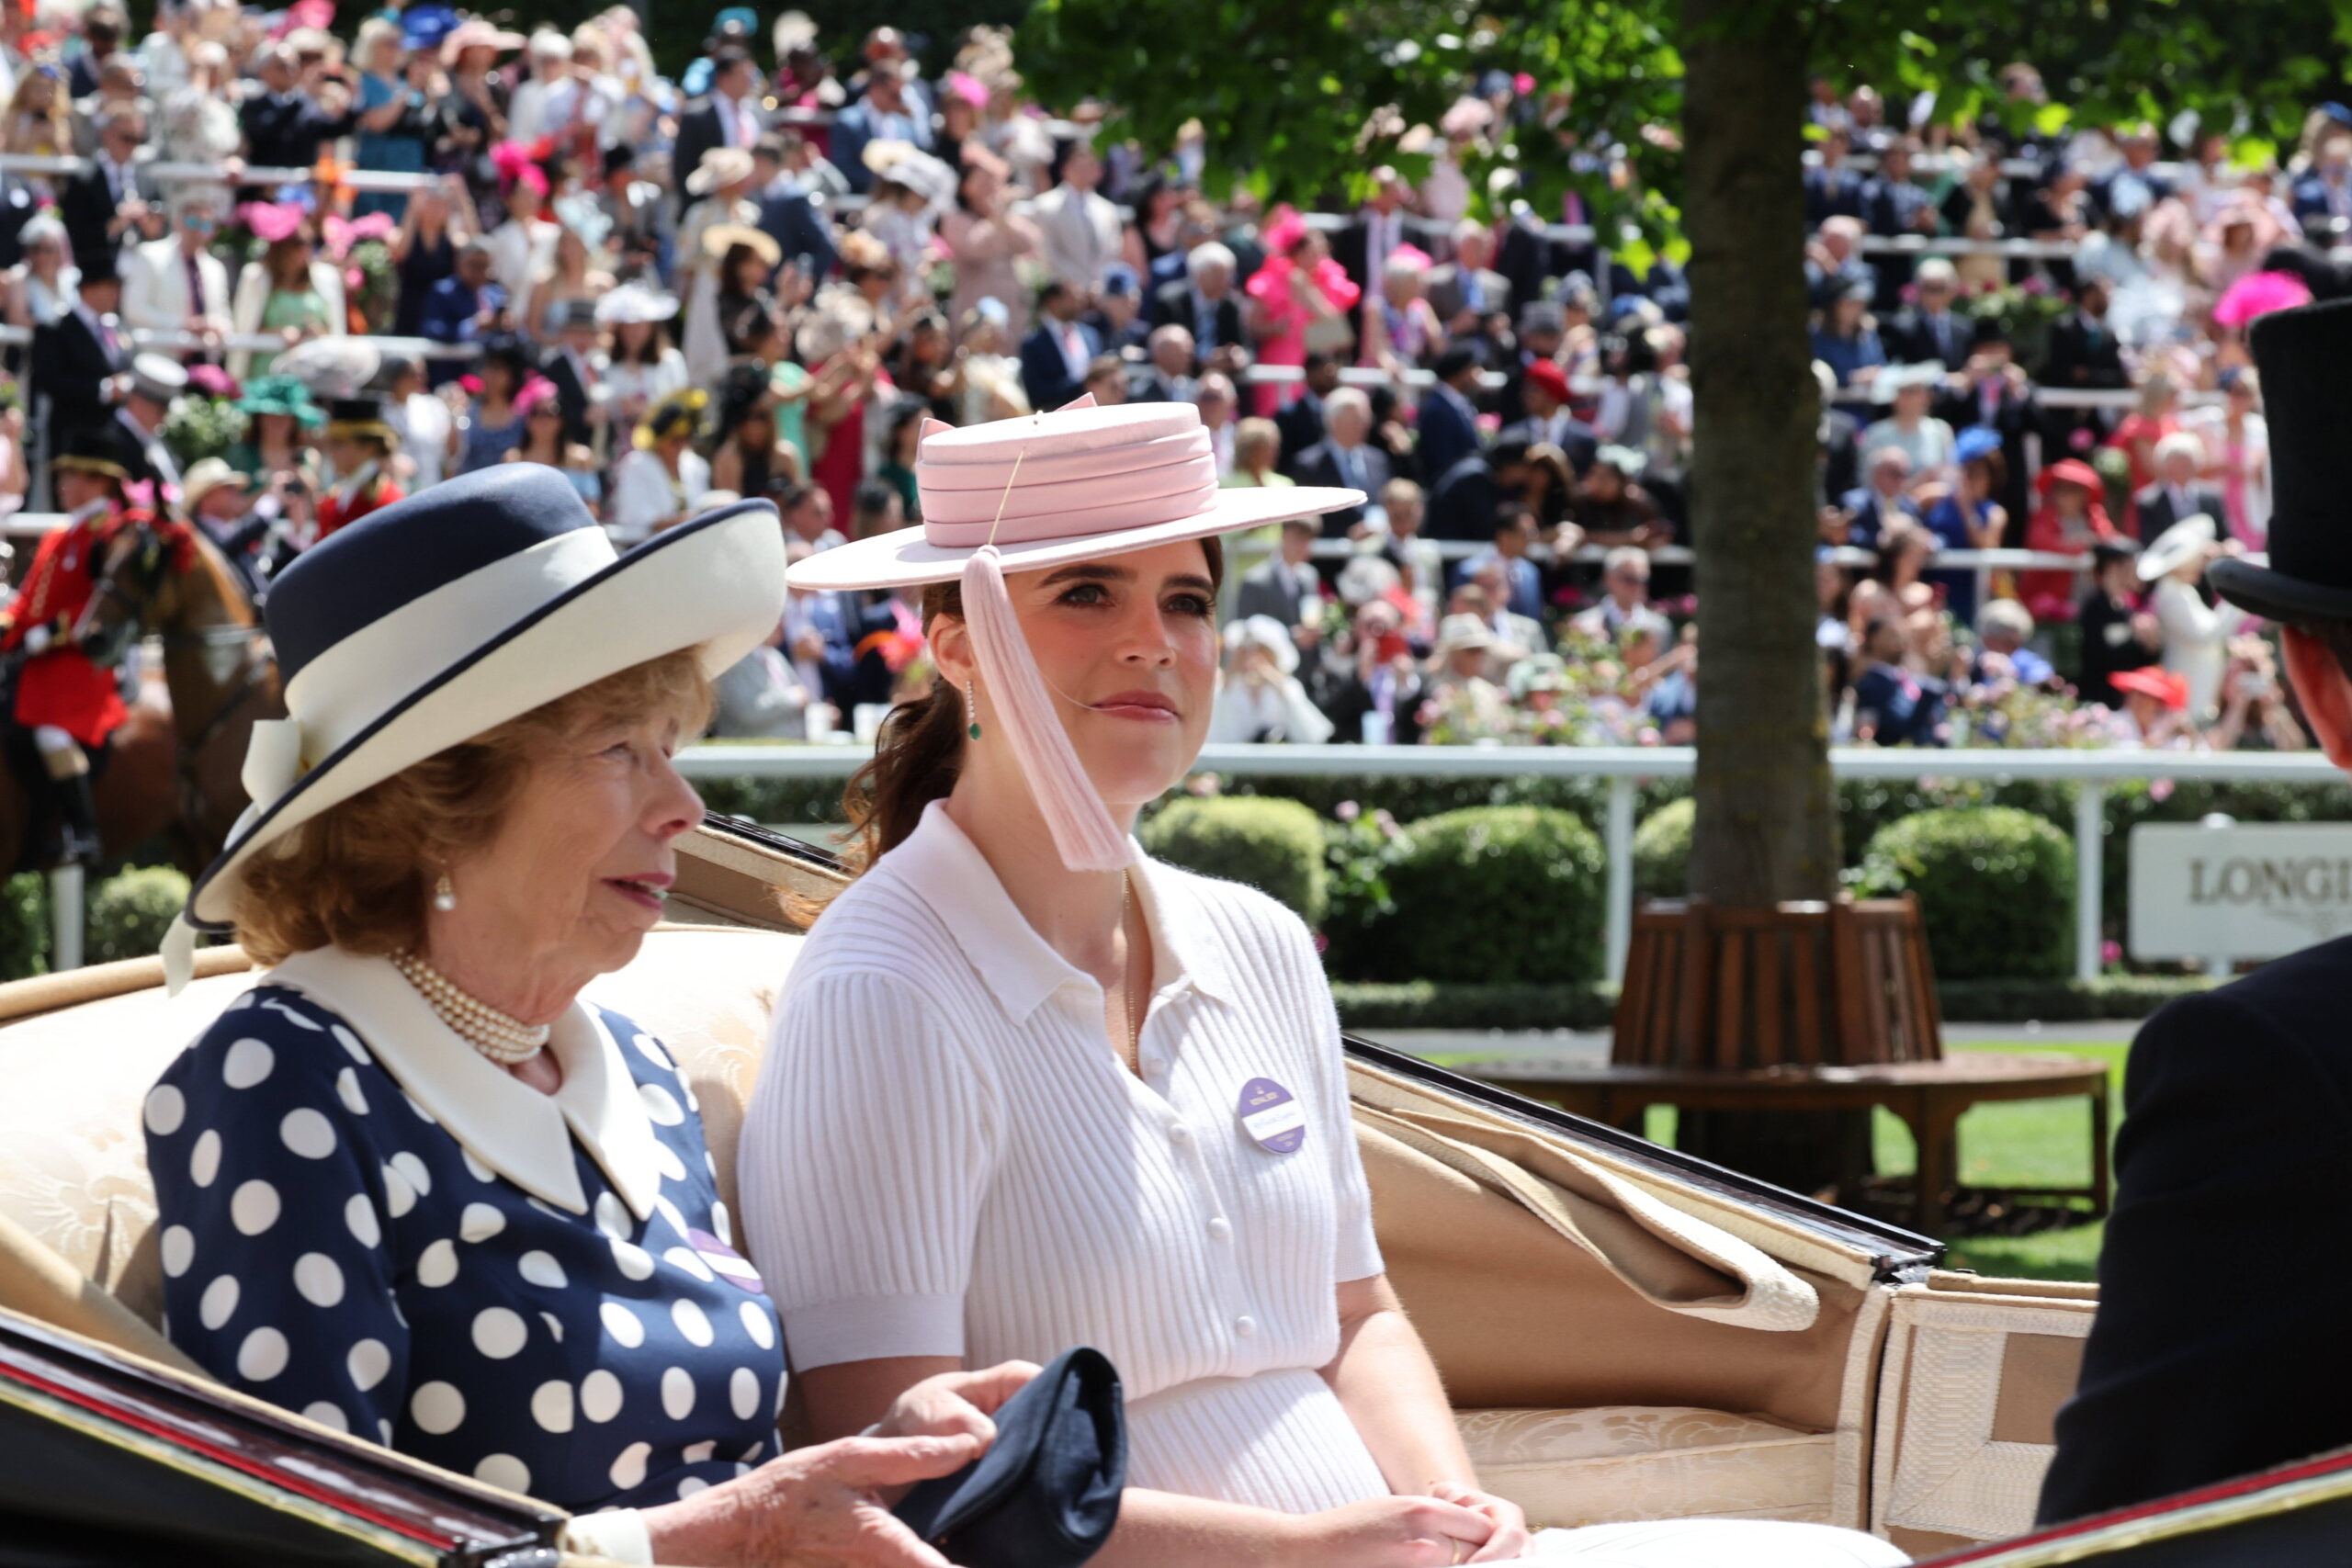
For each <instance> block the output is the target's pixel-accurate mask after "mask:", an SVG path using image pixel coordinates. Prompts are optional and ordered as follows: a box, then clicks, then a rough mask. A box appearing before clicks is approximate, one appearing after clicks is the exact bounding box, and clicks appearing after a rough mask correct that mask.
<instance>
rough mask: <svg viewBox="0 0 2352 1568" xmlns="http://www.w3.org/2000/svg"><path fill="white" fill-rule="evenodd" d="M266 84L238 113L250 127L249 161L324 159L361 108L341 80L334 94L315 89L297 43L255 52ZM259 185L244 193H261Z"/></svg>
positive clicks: (279, 163) (302, 165) (280, 165)
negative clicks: (323, 152)
mask: <svg viewBox="0 0 2352 1568" xmlns="http://www.w3.org/2000/svg"><path fill="white" fill-rule="evenodd" d="M254 73H255V75H257V76H258V77H259V78H260V82H261V90H260V91H259V92H257V93H254V94H253V95H251V96H248V97H247V98H246V99H245V101H244V102H243V104H242V105H240V106H239V107H238V110H237V119H238V123H239V124H240V125H241V126H243V130H244V133H245V162H246V163H247V164H251V165H253V166H254V168H257V169H307V168H311V167H312V166H313V165H314V164H317V163H318V161H319V149H320V148H322V147H323V146H325V145H326V144H327V143H328V142H330V141H334V139H335V138H336V137H338V136H343V135H346V134H348V133H349V132H350V130H351V128H352V126H353V124H354V123H355V122H356V119H357V118H358V110H357V108H356V106H354V105H353V104H352V103H351V101H350V95H349V93H348V92H346V91H345V90H344V89H343V88H342V87H341V85H339V84H338V85H335V87H334V93H333V95H332V96H331V98H330V99H325V100H322V98H320V97H319V96H315V95H313V94H312V92H311V89H310V87H309V86H308V85H305V83H304V82H303V80H302V74H301V67H300V58H299V56H298V55H297V54H296V52H295V50H294V46H293V45H292V43H290V42H288V41H284V40H278V41H275V42H267V43H264V44H263V45H262V46H261V47H260V48H259V49H258V50H256V51H254ZM261 194H262V193H261V190H260V188H259V187H254V189H251V190H248V191H247V192H245V193H243V199H245V200H254V199H258V198H259V197H260V196H261Z"/></svg>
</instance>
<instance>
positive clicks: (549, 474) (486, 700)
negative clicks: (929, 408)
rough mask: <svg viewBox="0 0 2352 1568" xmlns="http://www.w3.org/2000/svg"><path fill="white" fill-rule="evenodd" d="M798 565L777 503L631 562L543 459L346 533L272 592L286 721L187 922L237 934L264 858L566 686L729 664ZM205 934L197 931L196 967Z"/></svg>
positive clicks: (426, 496)
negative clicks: (295, 834) (640, 671)
mask: <svg viewBox="0 0 2352 1568" xmlns="http://www.w3.org/2000/svg"><path fill="white" fill-rule="evenodd" d="M784 567H785V553H784V531H783V528H782V527H781V525H779V524H778V522H777V519H776V512H775V507H774V506H773V505H772V504H770V503H769V502H764V501H750V502H741V503H739V504H737V505H733V506H727V507H722V508H720V509H719V510H718V511H715V512H711V513H706V514H705V515H703V516H700V517H696V518H694V519H692V520H690V521H688V522H685V523H682V524H680V525H677V526H676V527H674V528H670V529H666V530H664V531H663V532H662V533H660V534H657V535H655V536H653V537H652V538H651V539H650V540H648V541H647V542H646V543H644V544H642V545H640V546H639V547H637V548H635V549H633V550H630V551H629V552H628V554H626V555H622V554H620V553H618V552H616V550H615V549H614V547H613V545H612V541H611V540H609V539H608V538H606V537H605V531H604V530H603V529H602V528H600V527H598V526H597V525H596V522H595V519H594V517H592V516H590V515H589V513H588V509H587V507H586V506H585V505H584V504H582V502H581V500H580V497H579V494H578V492H577V491H574V490H573V489H572V488H571V481H570V480H568V479H565V478H564V476H563V475H562V473H561V472H560V471H559V470H557V469H555V468H546V467H542V466H540V465H538V464H536V463H509V464H503V465H500V466H498V467H495V468H485V469H481V470H480V471H478V472H476V473H472V474H468V475H464V476H461V477H459V478H458V479H448V480H445V481H444V482H442V483H440V484H437V485H434V486H432V487H431V488H430V489H427V490H424V491H419V492H418V493H417V494H415V495H413V496H411V497H409V498H408V499H407V500H405V501H400V502H394V503H393V504H392V505H390V506H387V507H385V508H384V509H383V510H382V511H380V512H375V513H369V514H368V516H366V517H364V518H362V519H360V520H359V521H358V522H356V523H354V524H352V525H349V526H348V527H345V528H342V529H339V530H338V531H336V532H335V533H334V534H333V535H330V536H328V537H327V538H325V539H324V540H322V541H321V542H320V543H319V544H318V545H316V546H314V547H312V548H311V549H310V550H308V551H306V552H305V553H304V554H303V555H302V556H300V558H298V559H296V560H295V562H294V563H293V564H292V565H291V566H288V568H287V569H286V570H284V571H283V572H281V573H280V574H279V575H278V577H277V580H276V581H274V582H273V583H272V584H271V585H270V591H269V598H268V603H267V605H266V618H267V621H268V625H269V635H270V640H271V642H272V643H273V644H274V645H275V647H276V649H277V667H278V674H279V678H280V679H281V680H282V681H283V682H284V685H285V693H286V705H287V709H288V717H286V718H283V719H274V720H266V721H264V722H263V723H261V724H258V725H256V726H254V737H253V741H252V744H251V746H250V748H249V749H248V750H247V751H246V754H245V766H244V775H243V776H244V784H245V790H246V793H247V794H248V795H251V796H252V797H253V805H252V807H249V808H248V809H247V811H246V812H245V814H244V816H243V818H241V819H240V820H239V821H238V823H237V826H236V828H235V829H234V830H233V831H232V833H231V834H230V837H229V842H228V844H227V846H226V847H225V848H224V849H223V850H222V851H221V852H220V858H219V859H218V860H216V861H214V862H213V863H212V864H211V865H210V866H209V867H208V868H207V869H206V870H205V873H204V874H203V875H202V876H201V877H199V878H198V880H197V883H196V886H195V890H194V892H193V893H192V894H191V895H190V897H189V898H188V904H187V917H186V918H187V919H188V920H189V921H191V922H192V923H193V924H194V925H196V926H198V927H203V928H206V929H209V930H216V931H217V930H220V929H223V928H225V927H227V926H229V925H230V924H231V923H232V921H233V920H234V919H235V917H236V911H237V900H238V897H239V896H240V894H241V892H242V891H243V882H244V868H245V867H246V865H247V864H248V863H250V862H251V861H252V859H253V857H254V855H256V854H258V853H261V852H264V851H266V849H267V848H268V847H269V846H270V845H272V844H276V843H278V842H280V841H281V840H284V839H285V837H286V835H287V834H288V833H290V832H292V831H293V830H294V829H297V828H300V826H301V825H302V824H303V823H305V822H308V821H310V820H311V818H314V817H317V816H318V815H319V814H320V813H321V812H323V811H325V810H326V809H328V808H329V807H333V806H334V805H337V804H338V803H340V802H342V801H345V800H348V799H350V798H351V797H352V796H353V795H357V794H358V793H359V792H360V791H362V790H364V789H367V788H368V787H369V786H370V785H372V784H380V783H382V782H383V781H384V780H386V779H388V778H390V777H391V776H392V775H393V774H395V773H400V772H401V770H402V769H404V768H407V767H409V766H411V765H412V764H413V763H416V762H420V761H424V759H425V758H427V757H430V756H433V755H434V754H435V753H436V752H439V751H443V750H447V749H448V748H449V747H451V746H455V745H457V744H458V743H459V742H461V741H465V740H469V739H472V738H474V737H475V736H478V735H480V734H481V733H482V732H483V731H485V730H488V729H492V728H495V727H497V726H498V725H501V724H503V723H505V722H506V721H507V720H509V719H513V718H518V717H520V716H523V715H524V714H526V713H529V712H530V711H532V710H533V709H534V708H537V707H540V706H542V705H545V704H548V703H550V702H553V701H554V700H555V699H557V698H558V697H560V696H563V695H564V694H567V693H570V692H576V691H578V690H579V689H580V688H582V687H583V686H586V685H589V684H592V683H593V682H596V681H600V680H602V679H604V678H605V676H607V675H613V674H617V673H618V672H620V671H623V670H627V669H628V668H630V667H631V666H633V665H637V664H641V663H644V662H645V661H646V660H651V659H658V658H660V657H661V656H662V655H663V654H667V653H674V652H677V651H678V650H680V649H689V648H692V649H700V650H701V662H702V667H703V669H704V670H705V671H707V672H708V673H710V674H712V675H716V674H718V672H719V671H723V670H725V669H726V668H728V667H729V665H731V664H733V663H734V662H735V661H736V660H740V659H741V658H742V657H743V656H744V655H745V654H747V653H749V652H750V651H751V650H752V649H753V648H755V647H757V646H758V645H759V644H760V643H761V642H762V641H763V640H764V639H765V638H766V637H769V636H770V635H772V634H773V633H774V632H775V625H776V621H777V618H778V617H779V616H781V615H783V613H784V601H785V588H784ZM189 944H190V939H188V938H187V937H185V936H183V939H182V942H181V943H180V945H181V947H182V949H183V951H182V954H181V956H182V957H183V959H185V957H186V952H185V949H186V948H187V946H188V945H189ZM171 956H172V954H171V951H170V944H167V946H166V953H165V957H166V961H167V964H168V962H169V960H170V958H171Z"/></svg>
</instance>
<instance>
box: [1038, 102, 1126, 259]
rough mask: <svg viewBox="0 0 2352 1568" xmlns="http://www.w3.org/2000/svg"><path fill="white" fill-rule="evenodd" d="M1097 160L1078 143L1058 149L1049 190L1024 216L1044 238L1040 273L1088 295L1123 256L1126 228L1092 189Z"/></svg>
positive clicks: (1097, 179) (1099, 173)
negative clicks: (1044, 265)
mask: <svg viewBox="0 0 2352 1568" xmlns="http://www.w3.org/2000/svg"><path fill="white" fill-rule="evenodd" d="M1102 178H1103V160H1102V159H1101V158H1100V157H1098V156H1096V155H1095V152H1094V146H1093V143H1091V141H1085V140H1083V139H1080V140H1077V141H1068V142H1065V143H1063V144H1062V147H1061V149H1060V152H1059V154H1058V166H1057V170H1056V175H1055V183H1054V186H1053V188H1052V189H1050V190H1048V191H1046V193H1045V194H1044V195H1042V196H1040V197H1037V198H1036V200H1035V201H1034V202H1032V203H1031V204H1030V209H1031V212H1030V215H1031V217H1032V218H1033V220H1035V223H1036V225H1037V228H1038V230H1039V231H1041V232H1042V233H1043V235H1044V237H1045V256H1046V276H1050V277H1058V278H1060V279H1062V280H1063V281H1064V282H1066V283H1074V284H1077V285H1078V286H1079V287H1080V288H1082V289H1084V290H1085V291H1087V292H1088V293H1097V292H1100V291H1101V289H1102V288H1103V277H1104V275H1105V273H1106V272H1107V270H1108V269H1109V267H1110V266H1111V265H1112V264H1114V262H1117V261H1120V260H1121V259H1122V258H1123V256H1124V254H1125V246H1126V225H1125V222H1124V221H1123V220H1121V219H1120V217H1119V209H1117V208H1116V207H1115V206H1114V205H1112V202H1111V200H1110V198H1109V197H1105V196H1103V194H1102V193H1101V192H1100V191H1099V190H1097V189H1096V188H1095V186H1097V185H1098V184H1100V183H1101V181H1102Z"/></svg>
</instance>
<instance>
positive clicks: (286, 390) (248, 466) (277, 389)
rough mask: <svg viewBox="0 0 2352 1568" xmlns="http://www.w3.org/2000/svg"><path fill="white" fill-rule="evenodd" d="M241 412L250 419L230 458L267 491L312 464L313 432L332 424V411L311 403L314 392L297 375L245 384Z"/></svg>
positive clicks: (231, 450)
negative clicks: (329, 414) (328, 415)
mask: <svg viewBox="0 0 2352 1568" xmlns="http://www.w3.org/2000/svg"><path fill="white" fill-rule="evenodd" d="M237 410H238V412H240V413H243V415H244V416H245V434H244V436H243V439H241V440H239V441H238V442H236V443H235V444H234V445H232V446H231V447H230V448H229V450H228V452H227V453H226V454H225V456H226V457H227V459H228V462H229V466H230V467H231V468H234V469H236V470H237V471H238V472H239V473H241V474H245V475H248V476H250V477H251V478H252V479H253V480H254V484H255V485H256V486H257V487H259V488H262V489H265V490H269V489H275V488H276V485H277V480H278V479H280V478H281V477H282V476H285V475H288V474H292V473H296V472H298V471H300V470H301V469H302V468H303V467H304V465H305V464H306V463H307V462H308V460H309V446H310V440H311V433H312V432H315V431H318V430H321V429H323V428H324V427H325V425H326V422H327V416H326V411H325V410H324V409H322V408H320V407H319V406H318V404H317V403H315V402H313V401H312V400H311V389H309V388H308V387H305V386H304V385H302V383H301V382H300V381H297V380H296V379H294V378H292V377H291V376H264V377H259V378H255V379H254V380H251V381H248V382H246V383H245V384H244V387H243V393H242V395H241V396H239V398H238V399H237Z"/></svg>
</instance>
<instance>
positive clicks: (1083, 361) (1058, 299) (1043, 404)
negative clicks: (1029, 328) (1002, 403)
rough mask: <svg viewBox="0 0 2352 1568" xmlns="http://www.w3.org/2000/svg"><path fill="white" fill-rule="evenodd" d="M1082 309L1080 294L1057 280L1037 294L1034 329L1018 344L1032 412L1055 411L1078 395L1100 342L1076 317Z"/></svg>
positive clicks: (1092, 330) (1098, 350)
mask: <svg viewBox="0 0 2352 1568" xmlns="http://www.w3.org/2000/svg"><path fill="white" fill-rule="evenodd" d="M1085 309H1086V296H1085V294H1084V293H1083V292H1082V291H1080V289H1078V288H1074V287H1072V286H1071V285H1069V284H1067V283H1064V282H1062V281H1061V280H1060V279H1058V278H1049V279H1047V280H1046V286H1045V288H1042V289H1040V290H1038V293H1037V328H1036V330H1035V332H1033V333H1030V334H1029V336H1028V337H1027V338H1026V339H1025V340H1024V341H1023V343H1022V344H1021V384H1022V386H1023V388H1024V389H1026V390H1027V392H1028V394H1029V406H1030V407H1031V408H1034V409H1036V410H1039V411H1040V412H1043V411H1047V410H1052V409H1057V408H1059V407H1061V406H1062V405H1063V404H1064V403H1066V402H1069V400H1071V399H1072V398H1075V397H1076V396H1078V391H1079V388H1080V385H1082V384H1083V383H1084V381H1085V379H1086V372H1087V369H1088V367H1090V366H1091V365H1092V364H1093V363H1094V356H1095V355H1099V354H1101V353H1102V352H1103V340H1102V339H1101V338H1099V337H1097V336H1095V335H1094V329H1093V328H1091V327H1090V326H1088V325H1087V324H1086V323H1085V321H1083V320H1081V319H1080V318H1081V316H1082V315H1083V314H1084V311H1085Z"/></svg>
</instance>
